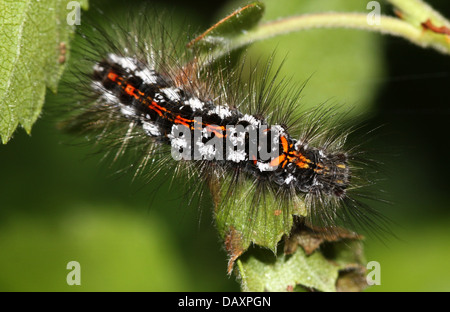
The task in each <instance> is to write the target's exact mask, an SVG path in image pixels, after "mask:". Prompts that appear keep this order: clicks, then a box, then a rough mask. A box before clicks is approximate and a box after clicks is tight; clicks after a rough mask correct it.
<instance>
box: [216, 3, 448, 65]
mask: <svg viewBox="0 0 450 312" xmlns="http://www.w3.org/2000/svg"><path fill="white" fill-rule="evenodd" d="M390 1H392V2H402V1H403V2H404V0H390ZM415 1H417V0H415ZM439 16H440V15H439ZM442 18H443V17H442ZM423 22H425V20H423ZM314 28H349V29H360V30H368V31H374V32H378V33H382V34H388V35H392V36H397V37H401V38H404V39H407V40H409V41H410V42H412V43H414V44H416V45H418V46H421V47H424V48H425V47H432V48H434V49H436V50H438V51H440V52H442V53H445V54H450V40H449V38H450V36H447V35H443V34H436V33H434V32H432V31H430V30H426V29H424V28H422V27H421V25H419V26H416V25H413V24H411V23H409V22H407V21H404V20H401V19H399V18H395V17H390V16H386V15H381V16H380V20H379V23H378V24H375V23H374V24H373V25H371V24H369V22H368V15H367V14H365V13H317V14H306V15H300V16H293V17H289V18H284V19H280V20H275V21H270V22H267V23H264V24H260V25H259V26H257V27H255V28H254V29H251V30H249V31H247V32H244V33H242V34H240V35H239V36H236V37H234V38H233V39H231V40H230V41H228V42H227V47H226V50H227V51H231V50H235V49H238V48H241V47H244V46H246V45H248V44H251V43H254V42H256V41H260V40H264V39H268V38H271V37H274V36H277V35H282V34H287V33H291V32H296V31H301V30H307V29H314ZM219 50H220V49H219ZM221 54H222V53H221V52H220V51H216V55H214V57H220V56H221Z"/></svg>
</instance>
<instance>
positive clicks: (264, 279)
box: [238, 248, 339, 291]
mask: <svg viewBox="0 0 450 312" xmlns="http://www.w3.org/2000/svg"><path fill="white" fill-rule="evenodd" d="M238 267H239V269H240V276H241V286H242V290H244V291H287V290H289V289H293V288H295V286H297V285H302V286H305V287H308V288H313V289H316V290H319V291H336V287H335V284H336V280H337V278H338V273H339V266H337V265H335V264H332V263H331V262H329V261H328V260H327V259H325V257H324V256H323V255H322V254H321V253H318V252H315V253H313V254H312V255H310V256H307V255H306V254H305V252H304V251H303V249H302V248H298V249H297V250H296V252H295V253H294V254H292V255H289V256H286V255H284V254H280V255H278V256H275V255H274V254H271V253H269V252H268V251H267V250H263V249H253V250H251V252H249V253H248V254H246V255H245V256H243V257H242V258H241V259H240V260H238Z"/></svg>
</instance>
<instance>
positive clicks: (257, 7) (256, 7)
mask: <svg viewBox="0 0 450 312" xmlns="http://www.w3.org/2000/svg"><path fill="white" fill-rule="evenodd" d="M263 14H264V4H262V3H261V2H253V3H251V4H248V5H246V6H244V7H242V8H240V9H238V10H236V11H234V12H233V13H231V14H230V15H228V16H226V17H225V18H223V19H221V20H220V21H219V22H217V23H216V24H214V25H213V26H211V27H210V28H209V29H208V30H206V31H205V32H204V33H203V34H201V35H200V36H198V37H197V38H195V39H194V40H192V41H191V42H190V43H189V44H188V47H190V48H196V49H199V50H201V51H204V52H207V53H209V51H210V50H212V49H223V48H225V47H226V45H227V43H228V42H229V41H230V40H232V39H233V38H234V37H236V36H237V35H239V34H240V33H242V32H245V31H247V30H249V29H251V28H253V27H254V26H255V25H257V24H258V22H259V21H260V20H261V18H262V17H263Z"/></svg>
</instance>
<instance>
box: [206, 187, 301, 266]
mask: <svg viewBox="0 0 450 312" xmlns="http://www.w3.org/2000/svg"><path fill="white" fill-rule="evenodd" d="M224 184H225V185H228V184H229V182H224ZM252 184H253V182H252V181H250V180H246V181H245V182H244V183H243V185H241V186H240V187H239V188H236V190H235V192H234V194H233V196H232V199H231V200H230V199H229V198H228V196H227V195H226V191H223V192H222V194H220V196H216V225H217V229H218V231H219V234H220V236H221V237H222V239H223V240H224V241H225V248H226V250H227V252H228V255H229V257H230V259H229V263H228V273H231V271H232V268H233V264H234V261H235V260H236V259H237V258H238V257H239V256H240V255H241V254H242V253H244V252H245V251H246V250H247V248H248V247H249V246H250V245H251V244H252V243H253V244H257V245H259V246H262V247H266V248H269V249H270V250H272V251H273V252H276V251H277V245H278V242H279V241H280V240H281V238H282V237H283V235H289V232H290V230H291V228H292V225H293V215H298V216H306V210H305V204H304V203H303V201H301V199H300V198H297V202H295V203H292V207H291V209H290V211H289V212H287V211H282V210H280V205H279V203H277V199H276V198H275V197H274V196H273V194H270V195H268V196H264V199H263V200H261V201H260V202H259V203H258V204H256V205H255V202H254V200H253V199H254V197H253V194H252V193H253V191H254V190H253V187H252ZM227 189H228V187H223V188H222V190H227ZM212 192H213V194H216V193H217V190H214V189H212Z"/></svg>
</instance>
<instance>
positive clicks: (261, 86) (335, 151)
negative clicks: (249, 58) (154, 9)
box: [65, 14, 378, 240]
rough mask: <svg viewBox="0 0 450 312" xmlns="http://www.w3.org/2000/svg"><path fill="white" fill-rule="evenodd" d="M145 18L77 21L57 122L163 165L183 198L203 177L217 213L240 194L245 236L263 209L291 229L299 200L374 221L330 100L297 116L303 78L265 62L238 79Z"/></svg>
mask: <svg viewBox="0 0 450 312" xmlns="http://www.w3.org/2000/svg"><path fill="white" fill-rule="evenodd" d="M145 16H146V15H145V14H142V15H141V17H140V18H139V19H138V20H139V21H138V22H137V24H136V25H134V26H132V27H130V28H129V29H128V27H127V26H120V25H118V24H114V26H113V27H111V28H103V27H93V28H92V29H90V30H86V31H85V33H84V34H83V40H82V42H81V44H80V47H78V49H79V54H81V58H80V59H79V60H78V61H77V67H78V68H77V70H75V77H76V79H77V81H78V82H77V83H74V82H71V85H70V89H72V90H76V91H77V92H72V95H71V96H70V98H71V99H72V100H73V101H74V102H76V103H77V105H75V106H73V107H75V112H72V116H71V117H70V118H69V120H68V121H67V122H65V127H66V129H68V130H69V131H71V132H75V133H78V134H81V135H83V136H85V137H87V138H88V139H89V140H92V141H94V142H96V143H97V144H101V145H103V146H105V147H107V148H108V149H109V151H114V155H113V161H114V160H116V159H117V158H119V157H120V156H121V155H122V154H124V153H125V152H129V151H130V150H134V151H136V152H137V153H138V154H139V155H140V157H139V159H138V160H137V162H136V164H135V166H134V167H135V168H136V173H137V174H141V173H144V174H148V175H149V176H154V175H156V174H158V173H160V172H165V171H171V172H172V173H173V176H174V177H178V176H180V177H183V178H186V186H187V187H188V188H189V189H190V190H191V191H190V193H191V194H192V196H193V197H195V196H200V195H198V194H199V192H200V193H201V192H202V191H203V190H204V189H205V187H204V186H205V185H206V186H209V187H210V189H212V190H213V198H214V201H215V204H216V213H221V212H224V213H225V214H226V215H228V213H227V209H228V207H229V206H230V205H235V206H239V205H246V206H248V202H250V209H249V211H248V216H247V219H248V226H247V227H246V228H245V229H239V231H240V232H243V233H240V235H243V236H246V237H250V240H251V236H252V235H253V231H254V228H253V223H252V222H253V220H255V219H256V218H258V216H259V217H260V216H261V215H269V214H270V215H276V216H280V218H281V219H282V220H284V222H282V223H283V224H282V227H284V228H285V229H284V230H285V231H286V232H289V230H290V224H289V222H288V221H287V220H288V218H289V217H290V216H291V215H292V214H295V213H296V212H295V211H294V208H293V206H294V205H296V203H298V201H299V200H300V201H303V202H304V204H305V209H306V214H305V215H306V216H304V217H305V218H302V219H306V220H307V222H308V223H310V224H315V225H318V226H321V227H324V228H326V229H328V230H329V231H334V230H335V229H336V228H337V226H338V225H342V224H343V225H345V226H349V227H352V226H353V225H354V224H355V223H356V224H363V225H366V226H368V227H373V226H375V225H374V223H373V218H372V216H376V217H378V215H377V213H376V212H375V211H373V210H372V209H371V208H370V207H369V206H367V205H365V204H364V203H363V201H360V200H359V198H362V197H364V196H365V195H364V194H362V193H360V192H359V189H360V188H361V187H362V186H365V185H367V184H370V183H371V182H370V181H369V180H367V179H366V176H365V172H364V171H365V170H366V167H365V165H366V163H367V160H366V159H364V158H363V157H362V156H363V153H362V152H359V151H358V150H357V147H356V146H355V147H353V148H348V147H346V146H345V143H346V138H347V136H348V134H349V132H350V128H349V127H346V126H345V125H342V124H343V119H341V118H340V117H339V116H338V114H336V113H335V112H334V110H333V108H325V107H324V106H319V107H318V108H316V109H314V110H311V111H307V112H303V113H301V114H298V113H296V112H297V111H298V110H297V107H298V105H299V102H298V99H299V94H300V92H301V90H302V88H299V87H295V86H294V87H292V86H290V85H289V84H287V83H286V82H285V81H284V80H283V79H279V78H278V77H277V74H275V75H271V74H270V73H269V72H270V69H271V67H272V66H273V65H272V64H271V62H270V60H269V61H268V63H267V64H263V63H261V62H257V63H256V64H255V65H254V66H253V67H252V68H251V70H250V72H249V73H248V75H249V78H248V79H246V77H245V75H246V73H244V70H243V69H242V68H243V63H238V65H237V66H236V65H235V64H233V62H232V61H231V60H230V59H231V56H228V57H225V60H214V59H209V58H208V56H207V55H206V56H205V55H199V54H197V53H196V51H195V50H194V51H190V50H188V49H186V48H184V47H183V46H184V44H186V43H187V42H189V40H187V41H186V42H184V40H183V45H180V44H179V42H180V41H181V39H180V38H183V37H185V36H184V34H183V33H181V34H180V35H179V38H174V37H173V34H172V33H170V32H169V31H168V30H167V29H166V28H165V27H166V26H162V25H161V24H158V22H156V23H155V22H153V21H150V20H149V19H148V18H147V17H145ZM180 47H181V48H180ZM285 89H289V90H290V91H291V92H290V93H291V94H290V96H286V95H283V93H282V92H281V91H282V90H285ZM268 155H269V156H268ZM174 158H175V159H174ZM243 189H245V191H244V192H242V190H243ZM238 194H239V195H238ZM242 194H244V195H242ZM244 202H245V203H244ZM228 217H229V218H233V215H232V214H231V213H230V214H229V216H228Z"/></svg>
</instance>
